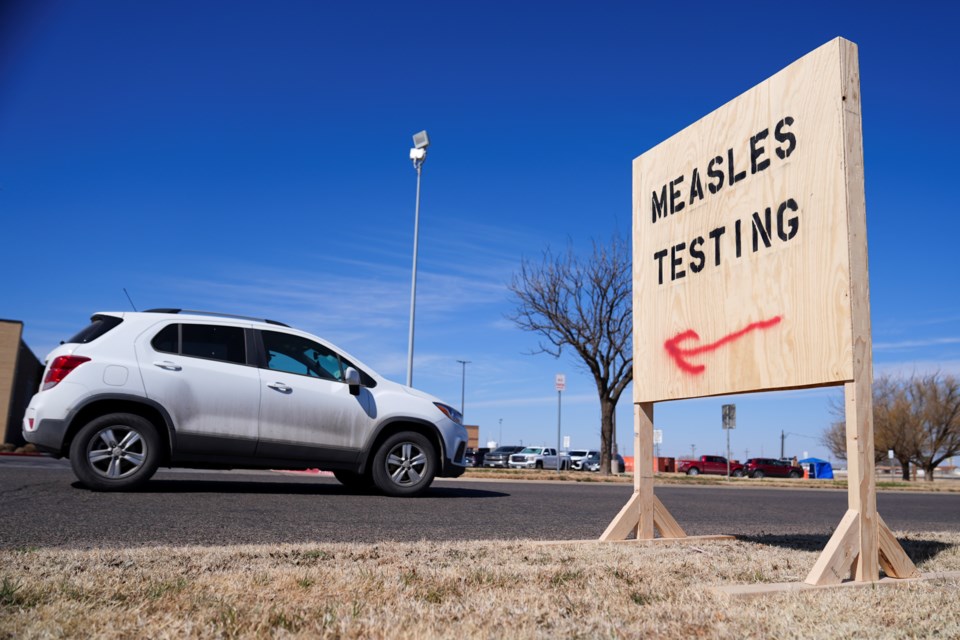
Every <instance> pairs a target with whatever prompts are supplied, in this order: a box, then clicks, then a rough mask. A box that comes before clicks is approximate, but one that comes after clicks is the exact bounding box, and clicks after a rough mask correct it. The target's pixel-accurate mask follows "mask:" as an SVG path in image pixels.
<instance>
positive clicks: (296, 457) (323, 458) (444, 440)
mask: <svg viewBox="0 0 960 640" xmlns="http://www.w3.org/2000/svg"><path fill="white" fill-rule="evenodd" d="M462 422H463V418H462V417H461V415H460V412H459V411H457V410H456V409H454V408H453V407H451V406H450V405H447V404H444V403H443V402H440V401H439V400H438V399H436V398H434V397H433V396H430V395H427V394H425V393H423V392H421V391H417V390H415V389H412V388H410V387H405V386H403V385H400V384H397V383H394V382H391V381H389V380H387V379H386V378H383V377H381V376H379V375H378V374H377V373H376V372H374V371H373V369H371V368H369V367H367V366H366V365H364V364H363V363H361V362H360V361H359V360H357V359H356V358H354V357H353V356H351V355H348V354H347V353H346V352H344V351H342V350H340V349H339V348H337V347H335V346H334V345H332V344H330V343H329V342H326V341H324V340H323V339H321V338H318V337H316V336H313V335H311V334H309V333H305V332H303V331H298V330H297V329H293V328H291V327H289V326H287V325H285V324H282V323H279V322H273V321H269V320H256V319H253V318H245V317H238V316H230V315H222V314H209V313H204V312H186V311H181V310H179V309H153V310H150V311H146V312H139V313H137V312H132V313H131V312H123V313H114V312H104V313H97V314H95V315H94V316H93V317H92V318H91V322H90V324H89V325H88V326H87V327H85V328H84V329H82V330H81V331H80V332H79V333H77V334H76V335H75V336H73V337H72V338H70V339H69V340H66V341H64V343H63V344H61V345H60V346H59V347H57V348H56V349H54V350H53V351H52V352H51V353H50V354H49V355H48V356H47V360H46V365H45V369H44V374H43V382H42V385H41V387H40V390H39V392H38V393H37V394H36V395H34V396H33V399H32V400H31V401H30V405H29V406H28V408H27V410H26V415H25V416H24V419H23V435H24V438H25V439H26V440H27V441H28V442H32V443H33V444H35V445H37V447H38V448H40V449H42V450H44V451H48V452H50V453H52V454H53V455H54V456H57V457H63V456H66V457H68V458H69V459H70V464H71V466H72V467H73V471H74V473H75V474H76V476H77V478H79V480H80V482H81V483H83V484H84V485H86V486H87V487H90V488H92V489H96V490H101V491H113V490H122V489H130V488H133V487H136V486H138V485H142V484H143V483H145V482H146V481H147V480H148V479H149V478H150V477H151V476H152V475H153V474H154V472H155V471H156V469H157V467H158V466H160V465H164V466H176V467H194V468H209V467H213V468H231V467H237V468H247V469H252V468H267V469H270V468H274V469H277V468H280V469H309V468H320V469H327V470H330V471H333V473H334V475H335V476H336V478H337V479H338V480H339V481H340V482H342V483H343V484H345V485H348V486H355V487H364V488H365V487H375V488H377V489H379V490H380V491H382V492H383V493H386V494H388V495H394V496H412V495H418V494H421V493H423V492H424V491H426V489H427V488H428V487H429V486H430V484H431V483H432V482H433V479H434V477H436V476H446V477H456V476H459V475H461V474H462V473H463V471H464V468H465V465H466V459H465V453H466V449H467V430H466V428H465V427H464V426H463V424H462Z"/></svg>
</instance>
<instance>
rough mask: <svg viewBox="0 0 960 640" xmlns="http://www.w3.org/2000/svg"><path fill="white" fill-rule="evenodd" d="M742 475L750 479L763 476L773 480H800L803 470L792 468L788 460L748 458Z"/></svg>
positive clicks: (796, 467)
mask: <svg viewBox="0 0 960 640" xmlns="http://www.w3.org/2000/svg"><path fill="white" fill-rule="evenodd" d="M744 473H745V474H746V475H748V476H750V477H751V478H762V477H764V476H771V477H775V478H802V477H803V468H802V467H798V466H794V465H793V464H792V463H791V462H790V461H789V460H775V459H773V458H750V459H749V460H747V463H746V464H745V465H744Z"/></svg>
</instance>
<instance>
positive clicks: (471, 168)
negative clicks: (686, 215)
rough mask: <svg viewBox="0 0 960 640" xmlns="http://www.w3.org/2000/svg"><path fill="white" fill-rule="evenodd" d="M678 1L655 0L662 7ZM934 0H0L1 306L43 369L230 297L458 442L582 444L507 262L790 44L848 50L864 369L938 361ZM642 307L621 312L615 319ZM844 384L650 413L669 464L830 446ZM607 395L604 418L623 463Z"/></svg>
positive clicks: (954, 224) (953, 291) (944, 217)
mask: <svg viewBox="0 0 960 640" xmlns="http://www.w3.org/2000/svg"><path fill="white" fill-rule="evenodd" d="M668 4H669V5H671V6H668ZM956 7H957V5H955V4H954V3H946V2H936V3H930V2H913V3H884V2H872V3H837V2H807V3H803V4H802V5H792V4H784V3H756V4H750V3H742V4H736V3H730V6H727V5H724V4H721V3H703V4H700V3H697V2H692V3H681V4H673V3H656V4H654V3H642V2H623V3H617V2H608V3H596V2H526V3H517V2H495V1H494V2H416V3H413V2H383V3H370V2H356V3H332V2H271V3H266V2H259V3H255V2H212V1H210V2H206V1H205V2H180V1H171V0H165V1H164V2H134V3H131V2H121V1H115V2H113V1H106V0H102V1H93V2H46V1H42V0H40V1H35V2H28V1H24V2H7V3H4V4H3V5H2V9H0V212H2V216H3V218H2V219H3V230H4V235H3V237H4V242H3V251H2V252H0V266H2V271H3V273H4V274H5V275H4V277H3V280H2V290H0V291H2V295H0V317H3V318H7V319H16V320H22V321H23V322H24V326H25V339H26V341H27V343H28V344H29V345H30V347H31V348H32V349H33V350H34V351H35V352H36V353H37V355H38V356H40V357H41V358H42V357H43V356H44V355H45V354H46V352H47V351H49V350H50V349H51V348H52V347H53V346H54V345H56V344H57V343H58V342H59V340H60V339H62V338H64V337H67V336H68V335H70V334H72V333H73V332H75V331H76V330H77V329H78V328H79V327H81V326H83V325H84V323H85V322H86V320H87V318H88V317H89V316H90V314H91V313H93V312H95V311H100V310H123V309H127V308H129V303H128V302H127V299H126V297H125V296H124V293H123V288H124V287H125V288H126V289H127V290H128V291H129V292H130V295H131V296H132V298H133V301H134V302H135V303H136V305H137V306H138V308H140V309H144V308H150V307H183V308H201V309H213V310H222V311H228V312H233V313H243V314H251V315H256V316H266V317H270V318H275V319H278V320H282V321H285V322H288V323H290V324H293V325H295V326H298V327H300V328H303V329H306V330H308V331H311V332H313V333H316V334H319V335H322V336H324V337H326V338H328V339H330V340H332V341H333V342H334V343H336V344H338V345H340V346H341V347H342V348H343V349H345V350H346V351H348V352H350V353H352V354H353V355H355V356H356V357H358V358H359V359H361V360H363V361H365V362H366V363H367V364H369V365H371V366H373V367H374V368H375V369H377V371H379V372H380V373H381V374H383V375H385V376H387V377H389V378H392V379H394V380H398V381H403V380H404V378H405V363H406V350H407V330H408V324H407V322H408V314H409V296H410V268H411V260H412V244H413V208H414V207H413V204H414V193H415V185H416V174H415V172H414V170H413V168H412V166H411V164H410V161H409V159H408V150H409V148H410V146H411V136H412V134H413V133H415V132H417V131H419V130H421V129H426V130H427V131H428V132H429V134H430V137H431V141H432V145H431V147H430V150H429V156H428V158H427V161H426V165H425V167H424V173H423V196H422V197H423V199H422V206H421V219H420V223H421V227H420V228H421V235H420V262H419V269H420V277H419V283H418V294H417V327H416V349H415V356H416V357H415V366H414V385H415V386H417V387H419V388H422V389H424V390H426V391H428V392H431V393H433V394H435V395H438V396H440V397H442V398H445V399H446V400H447V401H449V402H451V403H452V404H456V405H459V403H460V397H461V365H460V364H458V363H457V360H469V361H471V362H470V364H469V365H467V368H466V398H465V404H466V407H465V408H466V416H467V422H469V423H473V424H479V425H480V427H481V439H482V440H488V439H494V440H498V439H500V429H501V427H500V420H501V419H502V433H503V436H502V438H503V441H504V442H505V443H515V442H520V441H521V440H522V441H523V443H526V444H532V443H535V444H540V443H553V442H556V435H557V395H556V392H555V391H554V389H553V382H554V375H555V374H556V373H559V372H563V373H565V374H566V375H567V391H566V392H565V393H564V395H563V410H562V432H563V434H564V435H569V436H570V437H571V440H572V444H573V445H574V446H577V447H595V446H597V445H599V421H600V416H599V404H598V402H597V400H596V395H595V391H594V386H593V382H592V379H591V378H590V376H589V375H588V374H587V373H586V372H585V371H584V370H583V369H582V368H580V367H579V366H578V365H577V363H576V361H575V360H574V359H573V357H572V356H564V357H562V358H561V359H560V360H555V359H553V358H551V357H550V356H547V355H537V356H531V355H526V354H527V353H528V352H530V351H531V350H533V349H534V348H535V347H536V342H537V338H536V336H534V335H532V334H527V333H524V332H522V331H520V330H519V329H517V328H515V327H514V326H513V325H512V324H511V322H510V321H508V320H507V319H506V318H505V314H506V313H508V312H509V311H510V310H511V308H512V303H511V300H510V297H509V295H508V292H507V290H506V286H505V285H506V283H507V282H508V281H509V279H510V277H511V274H512V273H513V272H514V271H515V270H516V269H517V267H518V265H519V263H520V260H521V259H522V258H523V257H528V258H534V259H536V258H538V257H539V255H540V254H541V252H542V250H543V249H545V248H546V247H547V246H550V247H553V248H554V249H563V248H565V247H566V246H567V244H568V243H571V244H572V245H573V246H574V248H575V249H577V250H578V251H582V252H586V251H587V250H588V249H589V243H590V240H591V238H596V239H599V240H606V239H608V238H609V237H610V236H611V235H612V234H613V233H615V232H619V233H621V234H624V235H629V233H630V216H631V205H630V189H631V179H630V171H631V161H632V159H633V158H634V157H636V156H637V155H640V154H641V153H643V152H644V151H646V150H647V149H649V148H650V147H652V146H653V145H655V144H657V143H658V142H660V141H661V140H664V139H666V138H668V137H669V136H671V135H672V134H674V133H675V132H677V131H679V130H680V129H682V128H683V127H685V126H687V125H688V124H690V123H692V122H694V121H695V120H697V119H699V118H700V117H702V116H704V115H706V114H707V113H709V112H710V111H712V110H714V109H715V108H717V107H719V106H721V105H722V104H724V103H725V102H727V101H728V100H730V99H731V98H733V97H735V96H736V95H738V94H740V93H742V92H743V91H745V90H747V89H749V88H750V87H752V86H754V85H755V84H757V83H758V82H760V81H762V80H763V79H765V78H767V77H768V76H770V75H772V74H773V73H775V72H777V71H778V70H779V69H781V68H782V67H784V66H786V65H787V64H789V63H791V62H793V61H794V60H796V59H797V58H799V57H801V56H803V55H804V54H805V53H807V52H809V51H811V50H812V49H814V48H816V47H818V46H819V45H821V44H823V43H825V42H827V41H828V40H830V39H832V38H834V37H836V36H843V37H845V38H847V39H849V40H852V41H853V42H855V43H857V44H858V45H859V47H860V71H861V83H862V86H861V89H862V95H863V131H864V152H865V168H866V196H867V226H868V234H869V235H868V237H869V253H870V276H871V281H870V286H871V294H872V320H873V331H874V335H873V338H874V361H875V369H876V370H877V371H878V372H906V373H909V372H912V371H929V370H934V369H940V370H942V371H947V372H953V373H960V331H958V325H960V301H958V296H957V290H958V288H957V285H956V276H957V275H958V269H957V266H956V255H957V246H956V245H957V238H958V237H960V215H958V211H957V204H956V203H957V198H956V189H957V184H958V180H957V177H956V169H957V165H956V149H957V148H958V134H957V128H956V121H957V115H958V108H957V107H958V93H957V91H958V90H957V87H956V82H955V79H956V76H957V63H958V62H960V59H958V58H960V56H958V53H957V51H958V50H957V47H956V45H955V44H954V41H955V33H954V31H955V28H956V25H957V24H960V16H958V9H957V8H956ZM638 312H642V310H638ZM839 396H840V392H839V391H838V390H836V389H821V390H808V391H798V392H789V393H776V394H757V395H748V396H737V397H735V398H711V399H701V400H690V401H683V402H671V403H662V404H658V405H657V407H656V416H655V418H656V423H657V427H658V428H661V429H663V431H664V442H663V445H662V446H661V452H662V453H663V454H664V455H687V454H690V453H691V446H692V445H694V446H695V447H696V452H697V453H698V454H699V453H722V450H723V448H724V446H725V445H724V435H723V432H722V430H721V428H720V406H721V405H722V404H724V403H727V402H735V403H736V404H737V421H738V429H737V430H736V431H735V432H734V434H733V437H732V448H733V452H734V455H735V457H738V458H741V459H742V458H744V457H745V456H746V455H747V451H748V450H749V455H751V456H756V455H761V453H762V454H765V455H779V452H780V434H781V431H785V432H787V433H789V434H790V435H788V436H787V440H786V444H787V447H786V453H787V454H788V455H793V454H796V455H802V454H803V453H804V452H809V453H810V454H812V455H820V456H822V457H827V456H828V453H827V451H826V450H825V449H824V448H823V447H822V446H821V445H820V444H819V442H818V439H819V435H820V433H821V432H822V431H823V429H824V428H825V427H827V426H828V425H829V424H830V423H831V422H832V421H834V420H835V417H834V416H832V415H831V413H830V402H831V400H832V399H836V398H839ZM631 399H632V395H631V392H629V391H628V392H627V393H626V394H625V395H624V397H623V399H622V401H621V404H620V407H619V410H618V440H619V442H620V444H621V451H622V452H624V453H627V454H630V453H632V419H633V418H632V407H631Z"/></svg>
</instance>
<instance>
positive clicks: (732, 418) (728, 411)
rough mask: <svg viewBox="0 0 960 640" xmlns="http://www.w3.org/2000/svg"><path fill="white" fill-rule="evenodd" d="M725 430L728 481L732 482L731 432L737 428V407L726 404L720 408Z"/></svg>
mask: <svg viewBox="0 0 960 640" xmlns="http://www.w3.org/2000/svg"><path fill="white" fill-rule="evenodd" d="M720 414H721V417H722V420H723V430H724V431H726V432H727V480H728V481H729V480H730V431H731V429H736V428H737V405H735V404H725V405H723V406H722V407H721V408H720Z"/></svg>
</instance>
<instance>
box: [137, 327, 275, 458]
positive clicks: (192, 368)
mask: <svg viewBox="0 0 960 640" xmlns="http://www.w3.org/2000/svg"><path fill="white" fill-rule="evenodd" d="M135 348H136V352H137V360H138V362H139V364H140V373H141V375H142V377H143V385H144V388H145V390H146V394H147V397H148V398H149V399H151V400H153V401H155V402H156V403H158V404H159V405H160V406H161V407H163V409H164V410H166V412H167V413H168V414H169V416H170V419H171V420H172V421H173V426H174V429H175V432H176V449H175V453H176V454H186V455H188V456H189V455H204V456H250V455H253V452H254V450H255V449H256V443H257V430H258V426H259V412H260V374H259V372H258V371H257V368H256V367H255V366H253V364H252V361H250V360H248V357H247V339H246V334H245V330H244V328H243V327H241V326H235V325H226V324H218V323H216V322H210V323H164V324H162V325H158V326H156V327H154V328H151V329H150V330H148V331H146V332H144V333H143V334H141V335H140V336H139V337H138V338H137V341H136V347H135ZM248 363H249V364H248Z"/></svg>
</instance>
